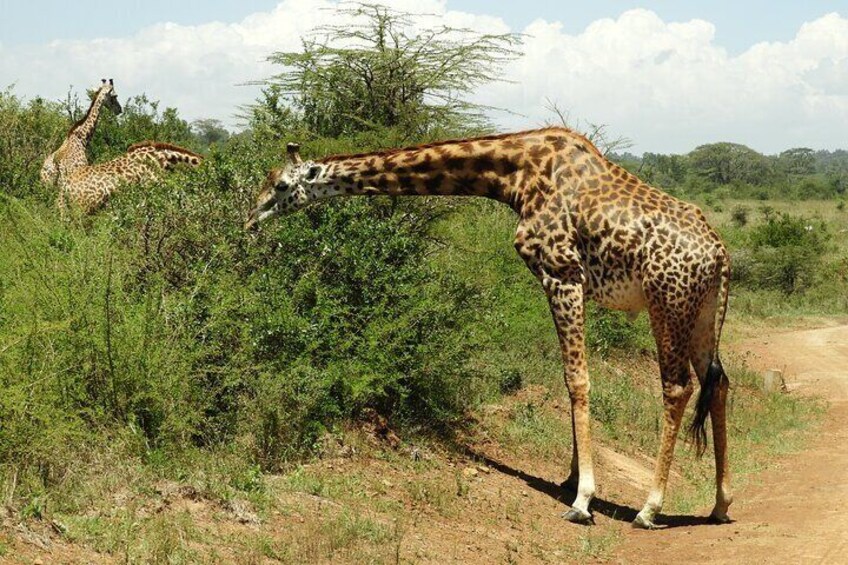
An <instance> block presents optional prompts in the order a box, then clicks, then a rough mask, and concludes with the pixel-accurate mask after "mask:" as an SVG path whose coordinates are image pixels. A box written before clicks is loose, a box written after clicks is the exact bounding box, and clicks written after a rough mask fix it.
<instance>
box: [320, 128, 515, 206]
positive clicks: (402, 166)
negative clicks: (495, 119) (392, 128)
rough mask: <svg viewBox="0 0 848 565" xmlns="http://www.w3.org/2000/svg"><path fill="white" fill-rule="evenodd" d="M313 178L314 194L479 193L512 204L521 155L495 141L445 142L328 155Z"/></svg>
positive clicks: (324, 195) (325, 195)
mask: <svg viewBox="0 0 848 565" xmlns="http://www.w3.org/2000/svg"><path fill="white" fill-rule="evenodd" d="M318 163H320V164H321V165H323V166H324V167H325V170H324V174H322V175H320V176H319V178H317V179H316V180H315V181H313V182H314V186H315V188H316V189H317V190H316V194H317V195H318V198H327V197H332V196H348V195H358V194H387V195H421V196H424V195H458V196H482V197H486V198H492V199H494V200H498V201H500V202H504V203H506V204H509V205H511V206H513V207H514V205H515V200H516V191H517V178H516V176H517V175H518V174H520V171H521V167H522V162H521V155H519V154H515V153H512V154H510V153H508V152H506V151H504V148H503V147H502V146H501V144H500V143H498V140H491V139H485V138H482V139H479V140H466V141H455V142H445V143H439V144H434V145H429V146H428V145H425V146H421V147H413V148H409V149H400V150H394V151H388V152H377V153H367V154H361V155H350V156H339V157H328V158H326V159H323V160H321V161H319V162H318Z"/></svg>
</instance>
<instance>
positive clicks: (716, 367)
mask: <svg viewBox="0 0 848 565" xmlns="http://www.w3.org/2000/svg"><path fill="white" fill-rule="evenodd" d="M729 294H730V255H729V254H728V253H727V250H725V249H722V253H721V256H720V257H719V265H718V292H717V302H716V303H717V308H716V317H715V345H714V349H713V352H712V359H711V361H710V365H709V367H708V368H707V374H706V376H705V377H704V381H703V382H702V383H701V391H700V392H699V393H698V400H697V402H696V403H695V416H694V418H692V423H691V424H690V426H689V435H690V436H691V438H692V440H693V442H694V444H695V452H696V454H697V456H698V457H701V456H702V455H703V454H704V451H706V448H707V430H706V426H707V416H709V414H710V407H711V406H712V404H713V399H714V398H715V395H716V391H717V390H718V388H719V387H720V386H721V385H722V384H725V383H727V382H728V378H727V373H725V372H724V367H722V366H721V359H720V358H719V354H718V348H719V342H720V341H721V329H722V326H724V317H725V315H726V314H727V299H728V296H729Z"/></svg>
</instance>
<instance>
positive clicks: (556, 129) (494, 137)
mask: <svg viewBox="0 0 848 565" xmlns="http://www.w3.org/2000/svg"><path fill="white" fill-rule="evenodd" d="M548 132H550V133H562V132H565V133H567V134H569V135H572V136H574V137H577V138H579V139H581V140H582V141H583V142H584V143H585V144H586V146H587V148H589V149H591V150H592V151H593V152H595V153H596V154H597V155H598V156H599V157H601V158H605V157H604V156H603V154H602V153H601V152H600V151H599V150H598V148H597V147H595V144H594V143H592V142H591V141H589V138H587V137H586V136H585V135H583V134H582V133H580V132H577V131H574V130H573V129H570V128H567V127H563V126H548V127H544V128H537V129H528V130H524V131H518V132H512V133H498V134H491V135H483V136H479V137H468V138H458V139H446V140H444V141H435V142H432V143H424V144H421V145H412V146H409V147H400V148H396V149H383V150H380V151H373V152H366V153H354V154H347V155H346V154H339V155H329V156H327V157H322V158H321V159H318V160H317V161H316V162H317V163H332V162H334V161H342V160H345V159H356V158H360V157H380V158H387V157H391V156H392V155H395V154H397V153H402V152H405V151H414V150H422V149H431V148H433V147H443V146H445V145H453V144H455V143H462V142H464V141H499V140H502V139H509V138H511V137H521V136H523V135H528V134H543V133H548Z"/></svg>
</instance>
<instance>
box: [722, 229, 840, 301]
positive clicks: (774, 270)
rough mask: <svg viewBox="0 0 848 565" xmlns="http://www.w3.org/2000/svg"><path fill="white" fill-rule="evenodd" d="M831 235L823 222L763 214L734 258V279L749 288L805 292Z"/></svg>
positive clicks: (816, 274) (791, 292) (819, 266)
mask: <svg viewBox="0 0 848 565" xmlns="http://www.w3.org/2000/svg"><path fill="white" fill-rule="evenodd" d="M831 237H832V236H831V234H830V233H829V232H828V230H827V225H826V224H825V223H824V222H821V221H816V220H811V219H807V218H803V217H796V216H791V215H789V214H785V213H781V214H773V213H769V214H767V215H766V220H765V221H764V222H763V223H761V224H759V225H757V226H756V227H754V228H753V229H752V230H751V232H750V234H749V245H748V247H747V249H745V250H743V251H741V252H740V251H737V252H736V253H735V255H734V278H735V279H736V280H738V281H740V282H741V283H742V284H744V285H746V286H748V287H752V288H762V289H774V290H780V291H782V292H783V293H785V294H793V293H800V292H804V291H805V290H807V289H808V288H810V287H811V286H812V285H813V284H814V282H815V281H816V278H817V276H818V274H819V272H820V269H821V267H822V263H823V258H824V255H825V253H826V252H827V251H828V249H829V248H830V241H831Z"/></svg>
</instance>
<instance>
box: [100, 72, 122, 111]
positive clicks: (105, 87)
mask: <svg viewBox="0 0 848 565" xmlns="http://www.w3.org/2000/svg"><path fill="white" fill-rule="evenodd" d="M97 95H98V96H100V95H102V96H103V97H104V98H103V105H104V106H106V107H107V108H109V110H111V111H112V113H113V114H115V115H116V116H117V115H118V114H120V113H121V112H123V111H124V110H123V108H121V103H120V102H118V95H117V94H116V93H115V83H114V82H113V81H112V79H111V78H110V79H109V80H108V81H107V80H106V79H105V78H104V79H101V85H100V88H99V89H98V91H97Z"/></svg>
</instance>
